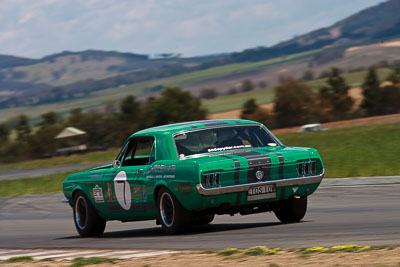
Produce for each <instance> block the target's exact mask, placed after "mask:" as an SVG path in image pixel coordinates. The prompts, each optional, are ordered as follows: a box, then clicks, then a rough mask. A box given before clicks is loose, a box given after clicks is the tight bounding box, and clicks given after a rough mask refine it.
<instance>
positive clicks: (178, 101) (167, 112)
mask: <svg viewBox="0 0 400 267" xmlns="http://www.w3.org/2000/svg"><path fill="white" fill-rule="evenodd" d="M206 114H207V112H206V110H205V109H203V108H202V107H201V102H200V100H199V99H196V98H195V97H193V96H192V95H191V94H190V93H189V92H185V91H182V90H181V89H180V88H178V87H173V88H167V89H165V90H164V91H163V92H162V93H161V97H159V98H149V99H148V101H147V103H146V104H145V106H144V108H143V113H142V116H141V127H143V128H147V127H152V126H157V125H163V124H169V123H175V122H183V121H191V120H202V119H205V117H206Z"/></svg>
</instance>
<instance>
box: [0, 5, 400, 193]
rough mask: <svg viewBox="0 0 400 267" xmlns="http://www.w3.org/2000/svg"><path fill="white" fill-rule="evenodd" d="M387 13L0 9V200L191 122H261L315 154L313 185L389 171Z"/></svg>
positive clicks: (394, 127) (392, 64)
mask: <svg viewBox="0 0 400 267" xmlns="http://www.w3.org/2000/svg"><path fill="white" fill-rule="evenodd" d="M399 10H400V0H389V1H379V0H363V1H361V0H355V1H344V0H340V1H338V0H335V1H333V0H328V1H316V0H307V1H302V3H301V5H299V3H298V2H297V1H294V0H283V1H279V2H273V3H270V2H265V1H258V0H251V1H236V0H235V1H223V0H222V1H208V0H206V1H196V2H193V1H181V0H173V1H172V0H171V1H150V0H149V1H111V0H110V1H96V0H93V1H83V2H82V1H75V0H73V1H52V0H38V1H34V2H33V1H28V0H17V1H14V0H12V1H11V0H5V1H2V5H1V7H0V22H1V23H0V185H1V186H0V196H9V195H18V194H30V193H51V192H59V191H61V182H62V181H63V180H64V178H65V177H66V175H67V174H68V173H71V172H75V171H76V170H79V169H81V168H82V169H83V168H88V167H89V166H96V165H99V164H102V163H106V162H111V161H112V160H113V159H114V158H115V156H116V155H117V153H118V151H119V149H120V147H121V145H122V143H123V142H124V140H125V139H126V138H127V137H128V136H129V135H130V134H132V133H134V132H135V131H137V130H140V129H143V128H147V127H152V126H157V125H162V124H168V123H174V122H181V121H190V120H202V119H238V118H243V119H250V120H255V121H259V122H262V123H264V124H265V125H267V127H268V128H269V129H272V131H273V132H274V133H275V134H276V135H277V136H278V137H279V138H280V139H281V140H282V141H283V142H284V143H285V144H286V145H295V146H310V147H315V148H317V149H318V150H319V152H320V153H321V155H322V157H323V159H324V162H325V164H326V170H327V173H326V174H327V177H355V176H378V175H380V176H382V175H386V176H388V175H389V176H390V175H399V174H400V158H399V157H398V156H397V154H398V151H399V150H400V138H399V137H400V114H399V113H400V104H399V103H400V12H399ZM16 178H18V179H16ZM43 183H46V185H47V186H46V187H45V188H43V186H41V185H42V184H43ZM10 188H12V190H10Z"/></svg>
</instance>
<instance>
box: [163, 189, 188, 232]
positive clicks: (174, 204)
mask: <svg viewBox="0 0 400 267" xmlns="http://www.w3.org/2000/svg"><path fill="white" fill-rule="evenodd" d="M157 204H158V213H159V221H160V222H161V226H162V228H163V229H164V231H166V232H167V233H169V234H177V233H181V232H183V231H185V230H186V229H188V228H189V227H190V226H191V224H192V221H193V220H192V214H191V213H190V212H188V211H187V210H185V208H184V207H183V206H182V205H181V203H179V201H178V199H176V197H175V196H174V195H173V194H172V192H171V191H169V190H168V189H166V188H161V189H160V191H159V192H158V198H157Z"/></svg>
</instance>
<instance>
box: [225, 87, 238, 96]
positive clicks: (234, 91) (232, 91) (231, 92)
mask: <svg viewBox="0 0 400 267" xmlns="http://www.w3.org/2000/svg"><path fill="white" fill-rule="evenodd" d="M237 93H238V91H237V90H236V89H235V88H229V90H228V92H227V94H228V95H234V94H237Z"/></svg>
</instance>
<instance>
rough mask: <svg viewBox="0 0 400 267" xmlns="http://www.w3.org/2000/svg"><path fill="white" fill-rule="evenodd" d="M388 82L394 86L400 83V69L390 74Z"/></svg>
mask: <svg viewBox="0 0 400 267" xmlns="http://www.w3.org/2000/svg"><path fill="white" fill-rule="evenodd" d="M387 80H388V81H390V82H392V83H393V84H398V83H400V67H397V68H396V69H395V70H394V71H393V72H392V73H390V74H389V76H388V77H387Z"/></svg>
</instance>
